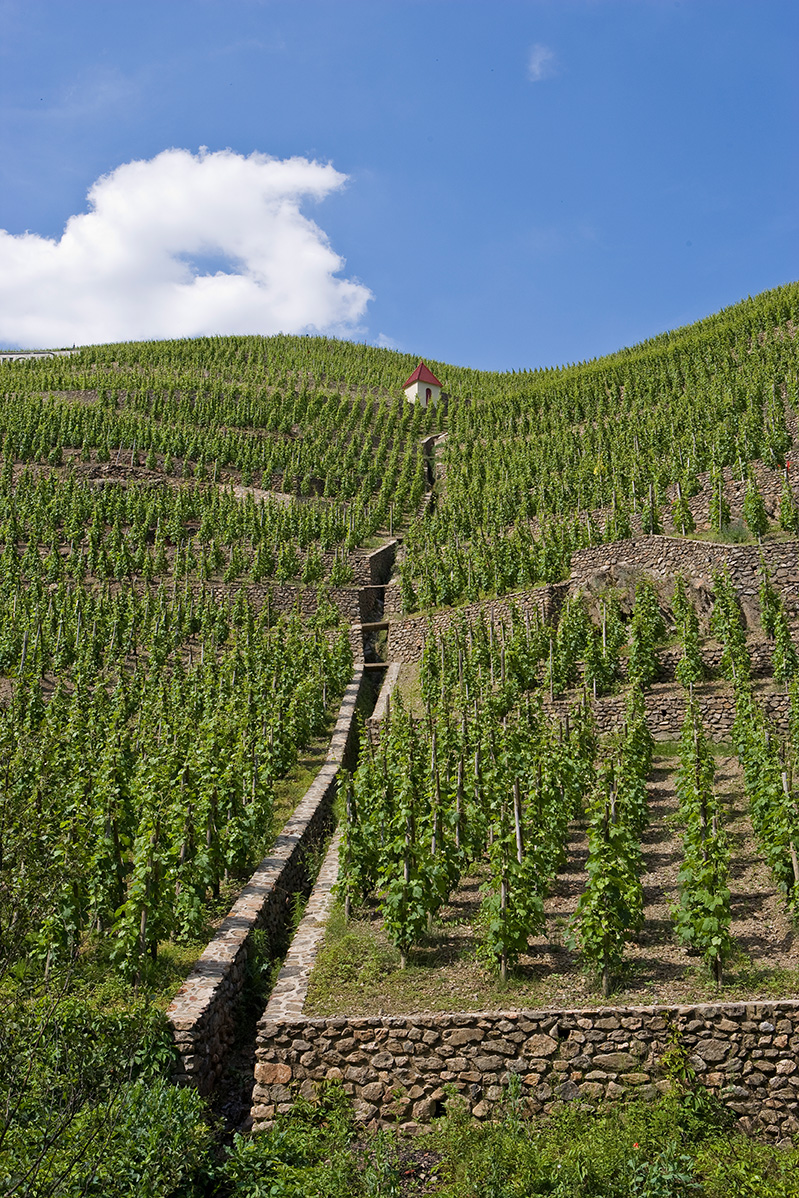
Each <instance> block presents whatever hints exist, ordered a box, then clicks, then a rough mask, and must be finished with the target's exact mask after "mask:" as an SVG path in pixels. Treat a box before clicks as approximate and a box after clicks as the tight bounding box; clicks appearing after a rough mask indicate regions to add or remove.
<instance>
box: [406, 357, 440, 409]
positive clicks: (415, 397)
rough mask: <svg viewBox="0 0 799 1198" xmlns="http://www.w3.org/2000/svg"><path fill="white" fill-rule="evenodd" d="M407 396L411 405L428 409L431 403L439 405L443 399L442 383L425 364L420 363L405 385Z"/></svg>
mask: <svg viewBox="0 0 799 1198" xmlns="http://www.w3.org/2000/svg"><path fill="white" fill-rule="evenodd" d="M403 387H404V389H405V396H406V398H407V399H408V400H409V401H410V402H411V403H420V404H421V405H422V407H423V408H426V407H427V405H428V404H429V403H432V404H435V403H438V401H439V399H440V398H441V383H440V382H439V381H438V379H437V378H436V376H435V375H434V374H433V372H432V370H428V368H427V367H426V366H425V364H424V362H420V363H419V365H418V366H417V367H416V369H415V370H414V372H413V374H412V375H411V377H410V378H409V379H406V380H405V382H404V383H403Z"/></svg>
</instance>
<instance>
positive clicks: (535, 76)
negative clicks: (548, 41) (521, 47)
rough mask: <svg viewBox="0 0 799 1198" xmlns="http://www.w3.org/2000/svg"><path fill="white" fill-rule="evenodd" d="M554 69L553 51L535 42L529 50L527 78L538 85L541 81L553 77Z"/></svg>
mask: <svg viewBox="0 0 799 1198" xmlns="http://www.w3.org/2000/svg"><path fill="white" fill-rule="evenodd" d="M555 69H556V59H555V51H554V50H550V48H549V46H544V45H542V44H541V42H536V44H535V45H534V46H532V47H531V48H530V54H529V57H528V59H527V78H528V79H530V80H531V81H532V82H533V83H540V82H541V80H542V79H549V78H550V77H551V76H552V75H554V74H555Z"/></svg>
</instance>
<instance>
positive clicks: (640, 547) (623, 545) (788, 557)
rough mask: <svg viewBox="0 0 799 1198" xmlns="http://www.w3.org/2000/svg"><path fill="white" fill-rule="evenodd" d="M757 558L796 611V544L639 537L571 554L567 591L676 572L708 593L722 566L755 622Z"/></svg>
mask: <svg viewBox="0 0 799 1198" xmlns="http://www.w3.org/2000/svg"><path fill="white" fill-rule="evenodd" d="M761 556H762V557H763V558H764V559H765V561H766V565H767V567H768V570H769V574H770V576H771V580H772V582H773V584H774V587H775V589H776V590H777V591H778V592H779V593H780V594H781V595H782V597H783V599H784V600H785V601H786V603H787V604H788V605H789V606H790V607H792V608H794V609H796V607H797V603H799V542H797V541H782V542H770V543H769V544H767V545H764V546H762V547H760V546H758V545H720V544H716V543H714V542H711V541H690V540H685V539H684V538H682V537H665V536H640V537H631V538H630V539H629V540H626V541H613V542H611V543H610V544H607V545H594V546H592V547H591V548H588V549H580V550H578V551H577V552H576V553H574V554H573V555H572V565H571V578H570V581H571V588H572V591H574V590H578V589H580V588H581V587H587V588H589V589H591V590H595V589H598V588H599V587H600V586H614V585H619V584H620V583H623V582H624V581H626V579H627V577H628V576H630V575H632V576H635V575H637V574H646V575H648V576H649V577H651V578H655V579H662V580H664V581H666V582H668V583H669V584H671V583H673V580H674V578H675V576H676V575H677V574H678V573H680V574H682V575H683V576H684V577H685V578H686V579H689V578H690V579H692V580H694V581H695V582H698V583H699V585H700V587H702V588H704V589H705V590H706V591H708V592H710V591H711V590H712V585H713V574H714V572H715V571H717V570H721V569H723V568H724V567H725V566H726V568H727V569H728V570H729V573H730V577H731V579H732V582H733V585H734V586H735V589H736V591H737V592H738V596H739V598H740V601H741V606H742V608H743V610H744V614H745V616H746V617H747V621H748V623H749V624H750V625H751V626H753V625H754V624H755V623H756V622H757V621H758V619H759V615H760V606H759V603H758V600H757V592H758V587H759V585H760V579H759V571H760V562H761Z"/></svg>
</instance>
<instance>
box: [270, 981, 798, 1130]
mask: <svg viewBox="0 0 799 1198" xmlns="http://www.w3.org/2000/svg"><path fill="white" fill-rule="evenodd" d="M268 1016H269V1012H268V1011H267V1014H266V1015H265V1017H264V1019H263V1020H262V1021H261V1023H260V1024H259V1027H258V1039H257V1045H256V1066H255V1080H256V1085H255V1090H254V1093H253V1108H252V1117H253V1123H254V1128H255V1129H256V1130H258V1129H262V1128H265V1127H268V1126H270V1124H271V1121H272V1120H273V1118H274V1116H275V1114H276V1112H281V1111H285V1110H287V1109H288V1107H289V1105H290V1103H291V1102H292V1100H293V1099H294V1097H295V1096H296V1095H297V1094H298V1093H299V1094H303V1095H305V1096H306V1097H310V1096H312V1094H313V1092H314V1089H315V1086H316V1085H317V1084H318V1083H319V1082H321V1081H324V1080H325V1079H327V1080H330V1079H337V1080H339V1081H341V1082H342V1084H343V1086H344V1089H345V1090H346V1091H347V1093H348V1094H350V1095H351V1096H352V1100H353V1104H354V1110H355V1115H356V1118H357V1119H358V1120H359V1121H361V1122H362V1123H365V1124H369V1125H371V1126H386V1125H390V1124H395V1125H399V1126H401V1127H404V1128H405V1129H406V1130H412V1129H413V1128H414V1127H415V1126H416V1125H417V1124H420V1123H426V1122H428V1121H429V1120H430V1119H431V1118H432V1117H434V1116H435V1115H437V1114H439V1113H441V1112H442V1111H443V1107H444V1103H445V1102H446V1100H447V1097H448V1095H449V1094H453V1095H457V1096H458V1097H459V1098H460V1100H461V1101H462V1102H463V1103H465V1104H466V1106H467V1108H468V1109H469V1110H470V1111H471V1114H472V1115H473V1116H474V1117H476V1118H478V1119H485V1118H490V1117H491V1116H492V1115H493V1114H494V1113H495V1112H496V1111H497V1108H498V1106H499V1105H500V1103H501V1101H502V1096H503V1087H504V1086H506V1085H507V1083H508V1080H509V1078H510V1077H511V1075H513V1074H515V1075H516V1076H517V1077H518V1078H519V1080H520V1083H521V1092H522V1096H523V1099H524V1103H525V1106H526V1108H527V1109H528V1111H529V1112H530V1113H532V1114H535V1113H539V1112H543V1111H548V1110H551V1109H552V1108H553V1107H554V1106H555V1105H557V1104H559V1103H562V1102H571V1101H575V1100H577V1101H582V1102H586V1103H592V1104H593V1103H597V1102H600V1101H607V1100H615V1099H619V1098H624V1097H625V1096H633V1097H638V1098H644V1099H653V1098H656V1097H657V1096H658V1095H659V1094H660V1093H663V1092H665V1091H667V1090H668V1089H669V1087H670V1085H671V1084H672V1083H671V1082H670V1080H669V1078H668V1070H667V1068H666V1065H665V1062H664V1056H666V1054H667V1053H668V1052H669V1050H672V1051H673V1050H674V1048H675V1046H678V1047H679V1048H681V1049H682V1050H684V1052H685V1054H687V1057H688V1060H689V1062H690V1065H691V1067H692V1069H693V1070H694V1071H695V1074H696V1077H697V1079H698V1080H699V1081H700V1082H701V1083H702V1084H704V1085H705V1086H707V1087H708V1089H709V1090H711V1091H712V1092H714V1093H716V1094H718V1095H720V1096H721V1097H722V1099H723V1100H724V1101H726V1103H727V1105H728V1106H729V1107H730V1108H731V1109H732V1110H733V1111H734V1112H735V1114H736V1115H737V1116H738V1122H739V1126H740V1127H741V1129H742V1130H744V1131H747V1132H758V1133H760V1134H763V1135H766V1136H768V1137H769V1138H770V1139H772V1140H775V1141H778V1142H779V1141H785V1140H787V1139H788V1138H789V1137H790V1136H792V1135H793V1134H794V1133H795V1132H797V1131H799V1002H796V1001H781V1002H757V1003H746V1004H744V1003H739V1004H732V1003H730V1004H718V1005H699V1006H690V1007H619V1008H611V1007H607V1008H603V1007H600V1008H595V1009H587V1010H548V1011H505V1012H503V1011H500V1012H493V1013H487V1012H472V1013H470V1012H465V1013H461V1014H415V1015H413V1014H411V1015H399V1016H397V1015H394V1016H371V1017H360V1018H346V1017H334V1018H317V1019H303V1018H301V1017H300V1018H297V1017H293V1018H284V1019H281V1020H274V1021H273V1020H270V1019H269V1018H268Z"/></svg>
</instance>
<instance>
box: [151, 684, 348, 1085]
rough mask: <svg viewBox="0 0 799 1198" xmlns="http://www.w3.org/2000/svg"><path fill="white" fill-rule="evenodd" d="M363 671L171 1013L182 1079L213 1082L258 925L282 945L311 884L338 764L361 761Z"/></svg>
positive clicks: (227, 1046)
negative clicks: (314, 767)
mask: <svg viewBox="0 0 799 1198" xmlns="http://www.w3.org/2000/svg"><path fill="white" fill-rule="evenodd" d="M363 676H364V670H363V667H362V666H356V667H355V672H354V677H353V680H352V682H351V683H350V685H349V686H348V687H347V690H346V692H345V694H344V698H343V700H342V704H341V709H340V712H339V716H338V720H337V722H336V727H335V730H334V732H333V736H332V738H331V741H330V748H329V750H328V754H327V760H326V762H325V764H324V765H323V766H322V769H321V770H320V771H319V773H318V775H317V777H316V779H315V780H314V782H312V784H311V786H310V787H309V789H308V790H307V791H306V793H305V795H304V797H303V799H302V801H301V802H300V804H299V806H298V807H297V808H296V810H295V812H294V814H293V815H292V817H291V819H289V821H288V822H287V824H286V825H285V827H284V828H283V831H282V832H281V833H280V835H279V836H278V838H277V840H276V841H275V845H274V848H273V849H272V852H271V853H270V855H269V856H268V857H267V858H266V859H265V860H264V861H262V863H261V864H260V865H259V867H258V869H257V870H256V871H255V873H254V874H253V876H252V878H251V879H250V881H249V882H248V883H247V885H246V886H245V887H244V889H243V890H242V891H241V893H240V895H239V897H238V898H237V900H236V902H235V903H234V905H233V907H232V909H231V911H230V914H229V915H228V916H227V917H226V919H225V920H224V922H223V923H222V925H221V926H220V928H219V930H218V931H217V933H216V935H215V936H214V938H213V940H212V941H211V942H210V944H208V946H207V947H206V949H205V951H204V952H203V954H202V956H201V957H200V959H199V960H198V962H197V964H196V965H195V967H194V969H193V970H192V972H191V973H190V974H189V976H188V978H187V979H186V981H185V982H184V983H183V985H182V986H181V988H180V990H179V991H178V993H177V995H176V996H175V998H174V1000H173V1001H172V1004H171V1006H170V1007H169V1010H168V1012H167V1017H168V1020H169V1024H170V1029H171V1032H172V1037H173V1040H174V1042H175V1045H176V1047H177V1051H178V1057H179V1065H178V1071H177V1073H176V1080H177V1081H179V1082H182V1083H184V1084H187V1085H192V1086H194V1087H196V1088H197V1089H198V1090H199V1091H200V1092H201V1093H203V1094H207V1093H209V1092H210V1091H211V1090H212V1089H213V1087H214V1085H215V1083H216V1080H217V1079H218V1077H219V1075H220V1073H221V1072H222V1069H223V1067H224V1061H225V1058H226V1056H227V1054H228V1052H229V1051H230V1049H231V1047H232V1045H233V1041H234V1034H235V1024H236V1014H237V1010H238V1004H239V999H240V997H241V994H242V990H243V988H244V984H245V980H246V976H247V962H248V959H249V956H250V953H251V951H252V938H253V932H254V931H255V930H256V929H260V928H263V929H264V930H265V931H266V933H267V936H268V939H269V942H270V944H279V943H280V941H281V940H282V938H283V937H284V936H285V933H286V930H287V928H288V926H289V923H290V919H291V909H292V903H291V900H292V896H293V895H295V894H297V893H299V892H305V893H307V892H308V889H309V888H310V884H311V881H312V879H311V878H310V877H309V850H311V849H312V848H313V846H315V845H316V844H318V843H319V841H320V840H321V839H322V837H323V836H324V835H325V833H326V832H327V831H328V830H329V829H330V827H331V824H332V806H333V798H334V796H335V791H336V781H337V777H338V772H339V769H340V768H341V766H342V765H344V766H346V767H347V768H352V766H353V765H354V763H355V759H356V755H357V751H358V735H357V725H356V722H355V709H356V704H357V701H358V696H359V693H360V689H361V686H362V683H363Z"/></svg>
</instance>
